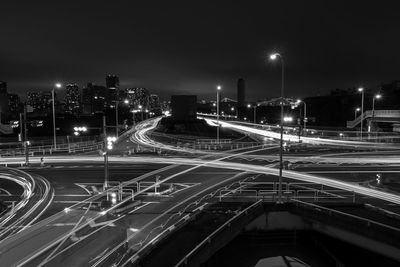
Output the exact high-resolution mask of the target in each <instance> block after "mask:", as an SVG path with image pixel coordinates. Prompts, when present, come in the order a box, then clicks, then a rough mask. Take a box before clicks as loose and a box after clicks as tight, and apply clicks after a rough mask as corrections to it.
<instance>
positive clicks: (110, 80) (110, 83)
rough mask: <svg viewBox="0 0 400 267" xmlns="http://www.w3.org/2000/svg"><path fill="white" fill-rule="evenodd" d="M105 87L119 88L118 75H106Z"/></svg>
mask: <svg viewBox="0 0 400 267" xmlns="http://www.w3.org/2000/svg"><path fill="white" fill-rule="evenodd" d="M106 87H107V89H117V90H118V89H119V77H118V76H116V75H111V74H110V75H107V77H106Z"/></svg>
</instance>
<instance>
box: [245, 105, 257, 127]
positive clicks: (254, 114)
mask: <svg viewBox="0 0 400 267" xmlns="http://www.w3.org/2000/svg"><path fill="white" fill-rule="evenodd" d="M247 107H248V108H253V120H254V123H257V113H256V112H257V105H255V106H252V105H250V104H248V105H247Z"/></svg>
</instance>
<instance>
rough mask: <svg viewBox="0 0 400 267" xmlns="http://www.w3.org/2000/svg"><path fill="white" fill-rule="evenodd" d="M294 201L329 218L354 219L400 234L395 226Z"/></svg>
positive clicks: (399, 230) (399, 229)
mask: <svg viewBox="0 0 400 267" xmlns="http://www.w3.org/2000/svg"><path fill="white" fill-rule="evenodd" d="M292 201H293V202H294V203H296V205H302V206H306V207H311V208H313V209H317V210H318V211H319V212H321V211H322V212H325V213H326V214H328V215H329V216H333V215H338V216H343V217H347V218H350V219H354V220H357V221H361V222H363V223H365V225H366V226H368V227H370V226H378V227H381V228H384V229H387V230H392V231H396V232H400V228H397V227H393V226H390V225H387V224H384V223H380V222H377V221H374V220H371V219H367V218H364V217H360V216H357V215H353V214H350V213H346V212H342V211H338V210H335V209H330V208H327V207H324V206H321V205H316V204H313V203H309V202H304V201H300V200H297V199H292Z"/></svg>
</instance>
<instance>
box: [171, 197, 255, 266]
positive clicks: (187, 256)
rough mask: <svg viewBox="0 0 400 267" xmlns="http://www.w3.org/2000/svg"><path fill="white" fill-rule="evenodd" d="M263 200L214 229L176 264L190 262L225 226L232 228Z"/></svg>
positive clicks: (180, 264)
mask: <svg viewBox="0 0 400 267" xmlns="http://www.w3.org/2000/svg"><path fill="white" fill-rule="evenodd" d="M261 203H262V201H261V200H259V201H257V202H255V203H253V204H252V205H250V206H248V207H247V208H245V209H244V210H242V211H240V212H239V213H238V214H236V215H235V216H233V217H232V218H230V219H229V220H227V221H226V222H225V223H224V224H222V225H221V226H220V227H218V228H217V229H216V230H214V231H213V232H212V233H211V234H209V235H208V236H207V237H206V238H205V239H204V240H203V241H201V242H200V243H199V244H198V245H197V246H196V247H195V248H194V249H192V250H191V251H190V252H189V253H188V254H186V255H185V256H184V257H183V258H182V259H181V260H180V261H179V262H178V263H177V264H176V265H175V267H177V266H183V265H187V264H188V260H189V259H190V258H192V257H193V256H194V255H195V254H196V253H198V251H199V250H200V249H201V248H203V247H204V246H205V245H207V244H208V243H210V242H211V240H212V239H213V238H216V237H217V235H218V234H219V233H220V232H221V231H222V230H224V229H225V228H230V227H231V224H232V223H233V222H234V221H235V220H237V219H238V218H240V217H242V216H244V215H247V214H248V213H249V211H250V210H251V209H254V208H256V207H258V206H259V205H261Z"/></svg>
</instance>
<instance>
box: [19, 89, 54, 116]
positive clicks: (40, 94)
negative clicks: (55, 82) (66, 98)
mask: <svg viewBox="0 0 400 267" xmlns="http://www.w3.org/2000/svg"><path fill="white" fill-rule="evenodd" d="M54 98H56V96H54ZM26 103H27V104H28V105H29V106H31V107H32V108H33V110H34V111H42V112H50V111H51V107H52V96H51V91H29V92H28V93H27V102H26Z"/></svg>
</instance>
